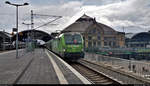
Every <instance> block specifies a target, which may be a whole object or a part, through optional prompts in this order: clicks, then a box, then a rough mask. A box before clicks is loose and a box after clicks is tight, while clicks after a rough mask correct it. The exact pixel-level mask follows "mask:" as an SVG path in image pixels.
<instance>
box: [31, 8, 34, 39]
mask: <svg viewBox="0 0 150 86" xmlns="http://www.w3.org/2000/svg"><path fill="white" fill-rule="evenodd" d="M33 20H34V17H33V10H31V31H33V28H34V21H33ZM32 39H34V32H33V33H32Z"/></svg>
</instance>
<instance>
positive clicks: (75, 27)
mask: <svg viewBox="0 0 150 86" xmlns="http://www.w3.org/2000/svg"><path fill="white" fill-rule="evenodd" d="M94 24H97V25H98V26H99V27H101V28H102V29H103V30H104V34H105V35H109V34H113V33H115V34H116V33H117V31H115V30H114V29H112V28H111V27H109V26H107V25H105V24H102V23H99V22H96V20H95V18H92V17H89V16H87V15H86V14H84V15H83V16H81V17H80V18H79V19H77V20H76V21H75V22H74V23H73V24H71V25H69V26H68V27H66V28H65V29H64V30H62V33H63V32H85V31H86V30H87V28H88V27H90V26H91V25H94Z"/></svg>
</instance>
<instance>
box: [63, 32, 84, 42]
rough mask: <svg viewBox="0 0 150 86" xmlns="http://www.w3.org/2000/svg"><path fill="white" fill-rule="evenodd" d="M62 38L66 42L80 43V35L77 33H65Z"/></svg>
mask: <svg viewBox="0 0 150 86" xmlns="http://www.w3.org/2000/svg"><path fill="white" fill-rule="evenodd" d="M64 38H65V43H66V44H81V43H82V39H81V35H79V34H65V35H64Z"/></svg>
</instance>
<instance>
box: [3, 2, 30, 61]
mask: <svg viewBox="0 0 150 86" xmlns="http://www.w3.org/2000/svg"><path fill="white" fill-rule="evenodd" d="M5 3H6V4H9V5H13V6H16V30H17V31H16V32H17V33H16V59H17V58H18V7H19V6H25V5H29V4H28V3H24V4H13V3H10V2H9V1H6V2H5Z"/></svg>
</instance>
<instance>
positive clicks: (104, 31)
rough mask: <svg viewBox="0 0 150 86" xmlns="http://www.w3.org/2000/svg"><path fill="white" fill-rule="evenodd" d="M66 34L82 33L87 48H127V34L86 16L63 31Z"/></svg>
mask: <svg viewBox="0 0 150 86" xmlns="http://www.w3.org/2000/svg"><path fill="white" fill-rule="evenodd" d="M65 32H80V33H81V34H82V35H83V37H84V40H85V44H84V45H85V48H103V47H110V48H117V47H124V46H125V33H123V32H118V31H115V30H114V29H112V28H111V27H109V26H107V25H104V24H102V23H99V22H97V21H96V19H95V18H91V17H89V16H87V15H85V14H84V15H83V16H81V17H80V18H79V19H77V20H76V21H75V22H74V23H73V24H71V25H69V26H68V27H66V28H65V29H64V30H62V33H65Z"/></svg>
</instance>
